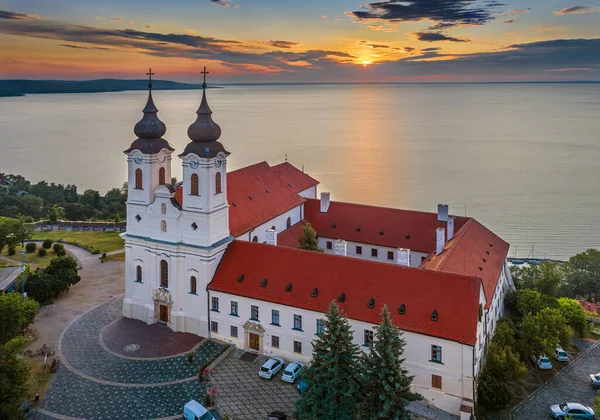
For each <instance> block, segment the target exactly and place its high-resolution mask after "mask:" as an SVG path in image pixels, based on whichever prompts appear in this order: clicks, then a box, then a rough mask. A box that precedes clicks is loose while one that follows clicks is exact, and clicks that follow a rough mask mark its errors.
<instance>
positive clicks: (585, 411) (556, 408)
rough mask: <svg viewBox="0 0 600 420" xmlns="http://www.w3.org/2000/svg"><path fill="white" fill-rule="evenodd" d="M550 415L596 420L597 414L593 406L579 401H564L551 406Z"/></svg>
mask: <svg viewBox="0 0 600 420" xmlns="http://www.w3.org/2000/svg"><path fill="white" fill-rule="evenodd" d="M550 415H551V416H552V417H553V418H555V419H559V420H565V419H567V418H569V419H573V420H575V419H588V420H595V419H596V414H595V413H594V410H593V409H592V408H591V407H586V406H585V405H582V404H578V403H562V404H556V405H553V406H552V407H550Z"/></svg>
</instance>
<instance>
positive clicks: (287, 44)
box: [269, 41, 298, 48]
mask: <svg viewBox="0 0 600 420" xmlns="http://www.w3.org/2000/svg"><path fill="white" fill-rule="evenodd" d="M269 44H270V45H272V46H273V47H277V48H292V47H295V46H296V45H298V43H297V42H291V41H269Z"/></svg>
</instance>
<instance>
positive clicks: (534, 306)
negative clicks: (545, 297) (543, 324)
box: [517, 289, 542, 316]
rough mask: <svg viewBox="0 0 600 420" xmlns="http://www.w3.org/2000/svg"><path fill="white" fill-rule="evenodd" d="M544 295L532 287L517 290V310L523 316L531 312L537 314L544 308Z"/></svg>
mask: <svg viewBox="0 0 600 420" xmlns="http://www.w3.org/2000/svg"><path fill="white" fill-rule="evenodd" d="M541 299H542V295H541V294H540V292H537V291H535V290H531V289H521V290H518V291H517V311H518V312H519V314H520V315H521V316H523V315H527V314H529V313H532V314H534V315H535V314H536V313H538V312H539V311H540V309H542V304H541Z"/></svg>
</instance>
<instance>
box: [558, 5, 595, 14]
mask: <svg viewBox="0 0 600 420" xmlns="http://www.w3.org/2000/svg"><path fill="white" fill-rule="evenodd" d="M598 11H600V7H598V6H571V7H565V8H564V9H559V10H555V11H553V12H552V14H554V15H559V16H562V15H581V14H584V13H593V12H598Z"/></svg>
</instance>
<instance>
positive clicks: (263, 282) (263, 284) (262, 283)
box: [260, 277, 268, 287]
mask: <svg viewBox="0 0 600 420" xmlns="http://www.w3.org/2000/svg"><path fill="white" fill-rule="evenodd" d="M267 281H268V280H267V278H266V277H265V278H264V279H263V280H262V281H261V282H260V287H267Z"/></svg>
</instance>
